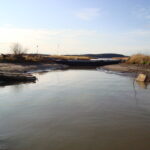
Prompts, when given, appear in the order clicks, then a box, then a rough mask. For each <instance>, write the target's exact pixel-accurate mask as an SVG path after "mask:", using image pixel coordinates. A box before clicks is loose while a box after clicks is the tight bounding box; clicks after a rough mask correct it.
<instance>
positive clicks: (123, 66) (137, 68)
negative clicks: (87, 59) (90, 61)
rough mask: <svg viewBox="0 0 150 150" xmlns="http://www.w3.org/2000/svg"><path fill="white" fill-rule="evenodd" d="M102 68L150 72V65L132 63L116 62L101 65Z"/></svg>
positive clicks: (126, 71) (129, 71) (130, 71)
mask: <svg viewBox="0 0 150 150" xmlns="http://www.w3.org/2000/svg"><path fill="white" fill-rule="evenodd" d="M101 68H102V69H105V70H109V71H118V72H125V73H140V72H146V73H150V67H147V66H139V65H130V64H125V63H122V64H115V65H107V66H103V67H101Z"/></svg>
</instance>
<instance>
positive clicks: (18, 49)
mask: <svg viewBox="0 0 150 150" xmlns="http://www.w3.org/2000/svg"><path fill="white" fill-rule="evenodd" d="M11 52H12V53H13V55H15V56H19V55H23V54H25V53H27V49H24V48H23V47H22V45H21V44H19V43H15V44H13V46H12V47H11Z"/></svg>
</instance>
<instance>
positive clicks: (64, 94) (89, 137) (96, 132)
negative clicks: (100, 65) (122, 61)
mask: <svg viewBox="0 0 150 150" xmlns="http://www.w3.org/2000/svg"><path fill="white" fill-rule="evenodd" d="M38 78H39V81H38V82H37V83H36V84H22V85H12V86H6V87H0V150H5V149H8V150H149V149H150V86H148V87H146V86H145V85H138V84H135V86H136V87H135V90H134V88H133V79H132V78H131V77H125V76H120V75H115V74H108V73H105V72H102V71H95V70H67V71H55V72H49V73H46V74H42V75H38Z"/></svg>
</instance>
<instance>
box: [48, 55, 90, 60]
mask: <svg viewBox="0 0 150 150" xmlns="http://www.w3.org/2000/svg"><path fill="white" fill-rule="evenodd" d="M49 57H50V58H55V59H65V60H90V59H91V57H88V56H64V55H50V56H49Z"/></svg>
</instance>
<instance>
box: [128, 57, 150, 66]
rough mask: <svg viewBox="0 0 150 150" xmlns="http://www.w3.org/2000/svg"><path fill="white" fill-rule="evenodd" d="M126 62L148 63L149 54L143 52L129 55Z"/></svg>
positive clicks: (149, 62) (149, 63)
mask: <svg viewBox="0 0 150 150" xmlns="http://www.w3.org/2000/svg"><path fill="white" fill-rule="evenodd" d="M127 63H129V64H138V65H150V56H149V55H143V54H136V55H133V56H131V57H130V58H129V59H128V60H127Z"/></svg>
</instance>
